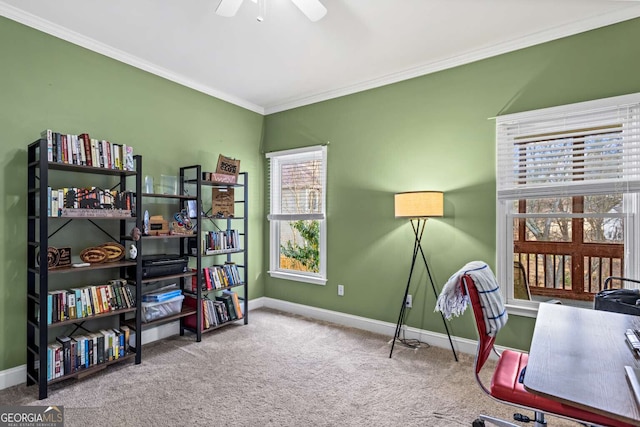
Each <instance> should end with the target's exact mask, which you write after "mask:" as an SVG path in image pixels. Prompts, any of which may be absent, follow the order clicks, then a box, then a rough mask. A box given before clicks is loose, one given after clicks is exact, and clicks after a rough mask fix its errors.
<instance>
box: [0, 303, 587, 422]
mask: <svg viewBox="0 0 640 427" xmlns="http://www.w3.org/2000/svg"><path fill="white" fill-rule="evenodd" d="M389 339H390V337H388V336H382V335H377V334H372V333H369V332H363V331H360V330H357V329H351V328H344V327H341V326H336V325H334V324H330V323H326V322H319V321H315V320H310V319H307V318H303V317H299V316H293V315H288V314H284V313H280V312H276V311H272V310H266V309H260V310H254V311H252V312H251V313H250V321H249V324H248V325H246V326H244V325H241V324H238V325H237V326H236V325H234V326H230V327H227V328H223V329H220V330H218V331H216V332H213V333H209V334H204V335H203V340H202V342H200V343H196V342H195V341H194V340H193V337H192V336H185V337H179V336H176V337H172V338H169V339H167V340H164V341H161V342H157V343H153V344H150V345H148V346H145V347H144V348H143V362H142V364H141V365H137V366H136V365H134V364H129V363H127V364H124V365H114V366H112V367H110V368H109V369H107V370H105V371H103V372H102V373H100V374H98V375H95V376H92V377H89V378H86V379H84V380H82V381H73V380H72V381H69V382H66V383H63V384H55V385H53V386H52V387H51V388H50V392H49V398H47V399H45V400H42V401H38V400H37V390H36V388H35V387H26V386H25V385H20V386H16V387H12V388H10V389H6V390H2V391H0V405H64V408H65V425H66V426H83V427H86V426H187V425H207V426H443V427H445V426H447V427H448V426H470V425H471V422H472V421H473V420H474V419H475V418H476V416H477V415H478V414H479V413H485V414H490V415H493V416H500V417H510V416H511V414H512V412H513V411H512V409H510V408H509V407H507V406H506V405H502V404H500V403H497V402H494V401H493V400H491V399H490V398H488V397H487V396H486V395H484V393H483V392H482V391H481V390H480V388H479V387H478V386H477V384H476V383H475V381H474V378H473V374H472V363H473V359H472V357H471V356H470V355H461V357H460V362H458V363H456V362H455V361H454V359H453V355H452V353H451V351H450V350H448V349H441V348H435V347H428V346H423V347H422V348H420V349H418V350H412V349H409V348H407V347H403V346H402V345H400V346H398V345H397V346H396V349H395V350H394V354H393V358H392V359H389V349H390V344H389ZM491 367H492V366H489V368H491ZM527 415H531V414H527ZM548 421H549V425H550V426H573V425H576V424H574V423H570V422H568V421H565V420H560V419H558V418H554V417H549V420H548Z"/></svg>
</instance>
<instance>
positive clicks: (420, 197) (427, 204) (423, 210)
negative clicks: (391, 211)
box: [394, 191, 444, 218]
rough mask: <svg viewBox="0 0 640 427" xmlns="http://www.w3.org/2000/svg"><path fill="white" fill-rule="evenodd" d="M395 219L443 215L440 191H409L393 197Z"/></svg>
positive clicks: (442, 198) (442, 196) (442, 200)
mask: <svg viewBox="0 0 640 427" xmlns="http://www.w3.org/2000/svg"><path fill="white" fill-rule="evenodd" d="M394 199H395V200H394V201H395V213H396V218H425V217H432V216H443V215H444V194H443V193H442V191H409V192H406V193H396V194H395V196H394Z"/></svg>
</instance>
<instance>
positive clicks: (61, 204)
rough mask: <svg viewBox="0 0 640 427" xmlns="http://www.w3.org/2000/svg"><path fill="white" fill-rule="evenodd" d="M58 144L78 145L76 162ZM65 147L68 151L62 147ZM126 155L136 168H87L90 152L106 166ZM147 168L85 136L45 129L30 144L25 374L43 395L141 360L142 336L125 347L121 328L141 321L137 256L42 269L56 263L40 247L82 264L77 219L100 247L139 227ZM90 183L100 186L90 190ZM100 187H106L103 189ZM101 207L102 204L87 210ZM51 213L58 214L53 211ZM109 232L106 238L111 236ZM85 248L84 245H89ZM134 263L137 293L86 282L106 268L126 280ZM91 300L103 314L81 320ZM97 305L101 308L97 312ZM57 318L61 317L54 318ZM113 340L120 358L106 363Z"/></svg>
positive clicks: (117, 283)
mask: <svg viewBox="0 0 640 427" xmlns="http://www.w3.org/2000/svg"><path fill="white" fill-rule="evenodd" d="M52 137H53V138H57V139H52ZM71 138H75V139H71ZM83 138H86V139H83ZM54 141H55V144H56V145H57V147H58V149H59V150H64V152H65V156H66V154H67V153H71V151H67V148H68V149H71V148H72V147H73V153H74V154H73V160H69V159H71V158H72V157H71V156H70V155H69V157H68V158H67V157H64V160H62V159H63V156H62V155H61V154H60V153H61V151H57V154H53V156H52V153H55V152H52V144H54ZM62 141H65V142H64V143H62ZM67 142H68V145H67ZM62 144H64V148H60V147H61V146H62ZM72 144H74V145H72ZM56 145H54V146H56ZM98 146H100V147H101V149H100V150H99V149H98ZM102 149H104V150H102ZM105 150H106V151H105ZM125 153H128V155H127V163H126V164H127V165H128V167H130V168H131V169H134V170H122V169H111V168H105V167H97V166H86V165H85V164H87V165H88V164H91V163H92V162H91V157H92V156H94V155H95V157H93V158H94V159H95V161H96V162H99V163H100V164H101V165H102V164H114V165H118V167H120V165H121V164H122V162H120V160H121V159H124V156H125ZM52 157H53V161H51V158H52ZM85 157H86V158H85ZM65 162H77V163H82V164H70V163H65ZM94 164H97V163H94ZM141 170H142V157H141V156H133V155H132V154H131V150H127V148H126V147H125V146H120V145H118V144H111V143H109V142H106V141H97V140H89V135H87V134H82V135H61V134H57V133H54V132H51V131H47V132H46V135H45V133H43V138H42V139H39V140H37V141H35V142H33V143H31V144H29V146H28V148H27V195H28V198H27V299H26V300H27V316H26V317H27V319H26V326H27V345H26V352H27V373H26V376H27V385H37V388H38V398H39V399H45V398H47V396H48V393H49V389H48V387H49V385H50V384H54V383H58V382H61V381H64V380H67V379H72V378H82V377H84V376H87V375H91V374H93V373H95V372H98V371H101V370H103V369H105V368H106V367H107V366H109V365H111V364H113V363H119V362H122V361H126V360H134V361H135V363H136V364H139V363H140V362H141V352H140V351H139V349H140V348H141V342H142V341H141V338H140V337H138V336H136V339H135V344H134V345H132V346H131V347H129V350H126V347H127V346H128V335H127V332H126V329H125V328H124V326H123V325H124V323H125V321H133V322H134V323H135V324H137V325H138V324H140V323H141V305H140V304H141V303H140V299H139V298H137V297H135V296H137V295H140V292H141V281H142V269H141V263H140V261H139V260H135V261H133V260H121V261H117V262H107V263H99V264H96V263H94V264H91V265H89V266H86V267H72V266H64V267H59V268H55V267H54V268H41V266H50V265H52V264H51V263H50V262H49V260H48V254H49V252H51V251H48V250H42V249H43V248H45V249H46V248H51V247H57V246H58V245H62V247H65V248H66V247H69V248H70V249H68V250H67V252H66V256H67V257H68V258H67V262H69V258H71V259H72V261H71V262H79V253H80V251H81V249H82V248H79V247H74V244H73V243H74V242H75V241H77V240H78V238H77V237H76V234H75V233H69V232H68V230H65V227H67V226H68V225H69V224H72V223H75V222H74V220H83V221H85V222H87V223H89V224H92V225H93V226H95V229H96V233H91V232H89V233H86V232H84V233H85V234H84V235H83V239H85V241H86V240H88V241H92V242H94V244H95V245H100V244H103V243H106V242H108V241H111V240H113V241H116V240H117V238H114V237H111V236H117V235H124V234H125V233H126V228H127V222H131V221H135V224H136V226H137V227H141V219H140V215H138V212H139V211H140V209H141V200H140V198H139V197H136V196H135V195H136V194H142V191H141V187H142V185H141V180H140V171H141ZM69 173H71V174H72V175H71V179H73V181H71V182H73V185H75V186H77V187H76V188H73V189H67V188H63V187H65V186H68V185H69V182H70V178H69V175H68V174H69ZM76 182H77V184H76ZM97 184H99V185H100V186H98V185H97ZM131 184H133V185H131ZM128 186H129V187H131V188H128ZM89 187H93V188H96V189H97V190H95V191H94V190H91V192H89V191H87V190H84V188H89ZM100 188H107V189H108V190H101V192H98V190H99V189H100ZM72 190H73V191H72ZM112 191H113V192H112ZM91 194H92V195H93V196H91ZM98 197H100V198H102V197H105V198H104V199H100V200H102V203H103V204H101V205H98V204H97V200H98ZM105 200H107V201H105ZM95 207H99V208H100V209H89V208H95ZM112 207H113V208H117V209H111V208H112ZM123 207H126V210H125V209H123ZM107 208H108V209H107ZM136 210H137V211H136ZM52 212H53V213H58V215H55V216H52V215H51V213H52ZM60 214H62V215H63V216H59V215H60ZM103 220H107V221H105V222H102V221H103ZM95 221H100V223H99V224H98V223H96V222H95ZM83 227H84V226H83ZM116 230H117V231H116ZM105 235H107V236H108V237H107V238H105ZM120 243H121V244H122V243H124V240H123V239H120ZM83 247H86V243H84V244H83ZM69 252H70V254H69ZM53 265H55V261H54V263H53ZM131 268H133V270H135V271H136V274H135V276H136V277H135V279H133V280H132V286H133V287H134V288H135V293H133V292H131V293H130V291H131V289H129V290H127V289H128V287H129V285H126V282H124V281H123V280H114V281H109V280H110V279H106V280H105V279H99V280H105V283H103V284H99V285H96V284H92V285H88V283H90V282H91V281H94V280H95V277H93V276H94V274H93V273H94V272H96V271H99V270H102V271H103V272H104V273H102V274H101V275H100V276H99V277H104V276H108V277H110V278H111V279H117V278H118V277H124V273H125V271H126V270H127V269H131ZM92 277H93V278H92ZM85 280H86V281H85ZM94 283H95V281H94ZM74 286H75V288H74ZM92 292H93V294H92ZM125 294H127V295H128V296H125ZM132 298H135V299H134V300H132ZM76 301H77V303H76ZM89 304H90V305H91V307H94V308H93V309H92V310H91V311H94V312H96V311H100V310H102V312H99V313H97V314H92V315H86V314H87V313H84V314H85V315H84V316H82V317H79V318H77V317H76V315H75V310H76V309H80V308H81V307H84V306H85V305H86V306H88V305H89ZM96 306H99V307H102V308H101V309H100V310H96V309H95V307H96ZM52 317H53V318H62V319H63V320H60V321H57V322H53V321H52ZM98 319H100V320H99V321H98V322H96V320H98ZM69 326H72V327H73V326H75V328H73V332H72V333H71V334H70V335H63V334H61V335H56V334H57V333H58V332H57V331H58V330H59V328H61V327H69ZM98 330H99V331H98ZM107 345H109V347H108V349H109V350H110V351H111V352H112V353H114V352H117V353H118V354H120V355H121V357H119V358H118V359H114V360H110V361H105V362H102V363H101V360H100V359H99V356H98V355H100V354H103V353H101V352H99V350H100V349H102V350H105V351H106V350H107ZM90 348H91V349H93V350H94V351H92V352H91V353H90V354H91V355H92V359H91V361H90V362H88V363H89V365H90V366H89V367H87V368H84V369H74V366H75V364H76V362H77V361H78V359H79V357H80V354H81V351H80V350H81V349H82V350H86V351H87V353H86V354H89V353H88V351H89V349H90ZM94 355H95V356H94ZM85 357H86V356H85ZM85 363H87V362H85ZM65 365H66V366H65ZM64 368H66V369H64Z"/></svg>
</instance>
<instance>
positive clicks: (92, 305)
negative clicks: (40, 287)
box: [47, 279, 136, 324]
mask: <svg viewBox="0 0 640 427" xmlns="http://www.w3.org/2000/svg"><path fill="white" fill-rule="evenodd" d="M135 306H136V301H135V296H134V295H133V292H132V291H131V289H130V288H129V287H128V286H127V281H126V280H124V279H117V280H110V281H109V282H108V283H107V284H106V285H95V286H85V287H82V288H71V289H69V290H59V291H50V292H48V294H47V324H52V323H56V322H62V321H64V320H69V319H82V318H85V317H89V316H93V315H96V314H101V313H108V312H110V311H113V310H122V309H126V308H132V307H135Z"/></svg>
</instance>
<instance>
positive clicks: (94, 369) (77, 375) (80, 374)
mask: <svg viewBox="0 0 640 427" xmlns="http://www.w3.org/2000/svg"><path fill="white" fill-rule="evenodd" d="M135 357H136V353H135V352H129V353H127V354H125V355H124V356H122V357H119V358H117V359H113V360H109V361H106V362H104V363H100V364H97V365H93V366H91V367H89V368H84V369H81V370H79V371H76V372H74V373H73V374H69V375H63V376H61V377H58V378H54V379H52V380H50V381H49V383H48V384H55V383H59V382H62V381H65V380H69V379H82V378H85V377H88V376H89V375H94V374H96V373H98V372H100V371H102V370H104V369H106V368H107V366H109V365H113V364H115V363H122V362H126V361H127V360H132V359H135Z"/></svg>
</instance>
